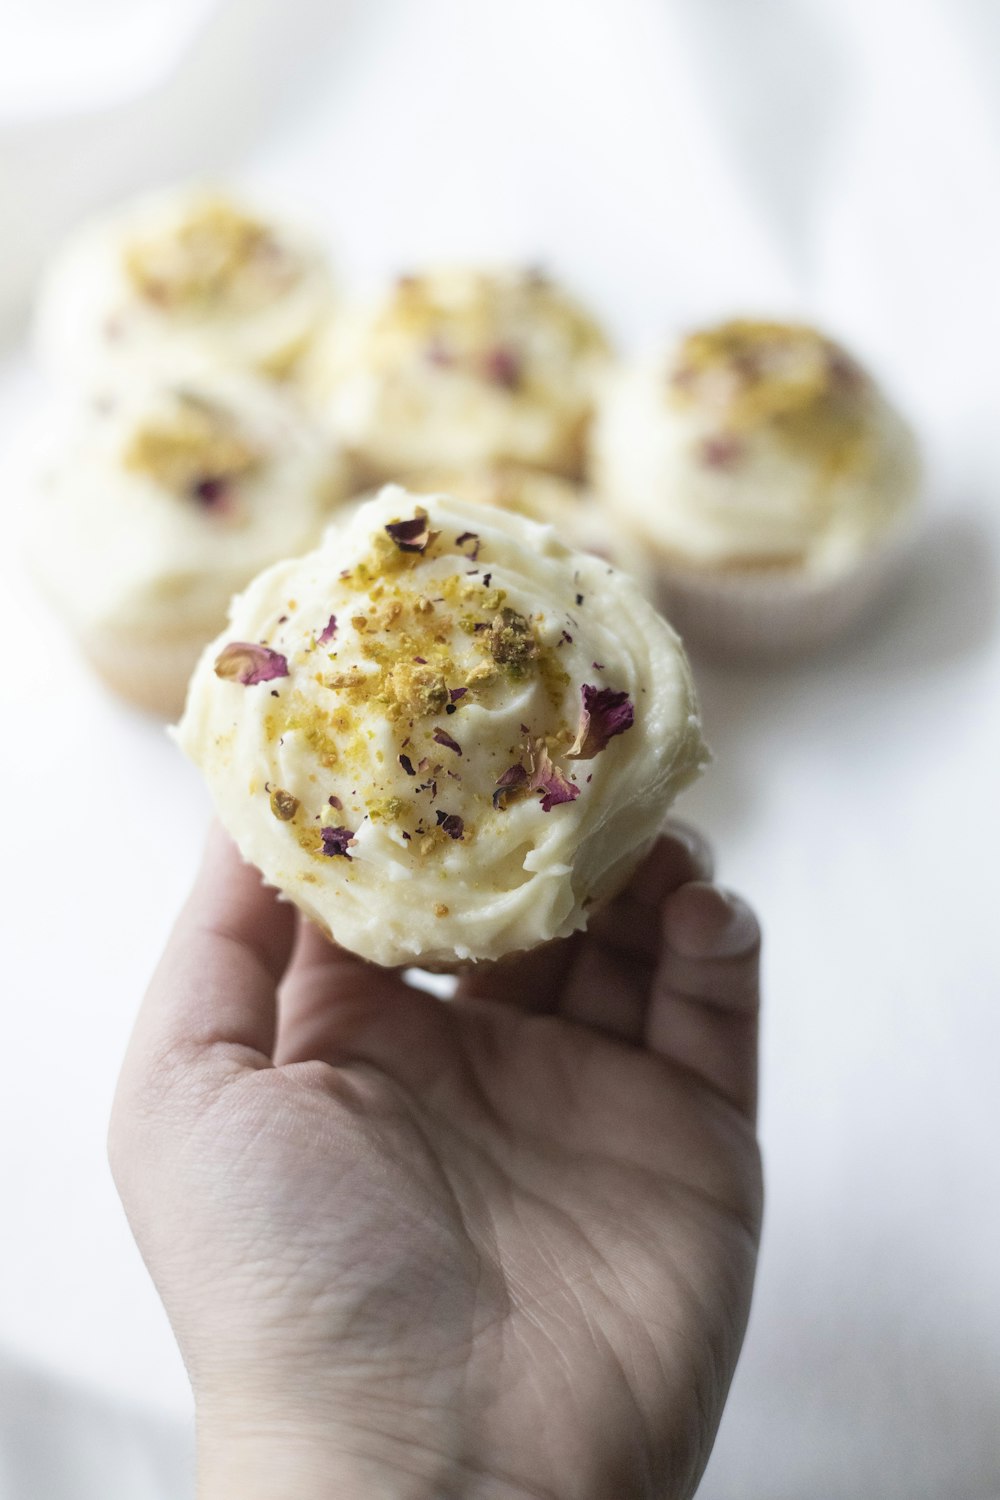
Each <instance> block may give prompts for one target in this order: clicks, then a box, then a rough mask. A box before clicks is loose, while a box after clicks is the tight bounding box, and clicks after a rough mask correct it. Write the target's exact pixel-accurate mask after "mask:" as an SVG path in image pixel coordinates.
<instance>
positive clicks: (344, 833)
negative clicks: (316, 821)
mask: <svg viewBox="0 0 1000 1500" xmlns="http://www.w3.org/2000/svg"><path fill="white" fill-rule="evenodd" d="M320 837H321V838H322V840H323V853H324V854H329V855H330V856H331V857H332V856H333V855H335V854H342V855H343V856H344V858H345V859H350V857H351V856H350V855H349V854H348V852H347V849H348V845H349V844H353V843H354V834H353V833H352V832H351V830H350V829H349V828H321V829H320Z"/></svg>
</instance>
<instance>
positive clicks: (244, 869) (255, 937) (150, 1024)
mask: <svg viewBox="0 0 1000 1500" xmlns="http://www.w3.org/2000/svg"><path fill="white" fill-rule="evenodd" d="M294 934H295V912H294V908H293V907H292V906H290V905H288V904H285V903H282V902H279V900H278V897H277V893H276V892H275V891H273V890H269V889H268V888H267V887H266V886H265V885H264V884H263V882H262V880H261V877H260V874H259V873H258V871H257V870H255V869H254V868H253V867H252V866H250V865H246V864H244V863H243V861H242V859H241V858H240V855H239V853H238V851H237V849H236V846H235V844H233V842H232V840H231V839H230V838H229V837H228V835H226V834H225V833H223V831H222V829H221V828H219V827H218V826H216V827H213V829H212V830H211V832H210V834H209V837H208V840H207V842H206V845H205V853H204V856H203V859H202V864H201V869H200V871H199V873H198V876H197V879H196V881H195V884H194V889H193V890H192V892H191V895H190V896H189V897H188V900H187V902H186V904H185V906H184V908H183V909H182V911H181V914H180V916H179V917H178V919H177V922H176V924H175V926H174V930H173V932H172V933H171V935H170V938H169V939H168V941H167V946H166V949H165V950H164V953H163V957H162V958H161V960H160V963H159V965H158V966H157V969H156V972H155V974H154V975H153V978H152V981H151V982H150V985H149V989H148V990H147V992H146V997H145V1000H144V1001H143V1004H142V1008H141V1010H140V1012H139V1018H138V1020H137V1022H136V1025H135V1030H134V1032H133V1034H132V1040H131V1042H130V1044H129V1048H128V1053H127V1056H126V1061H125V1073H126V1074H130V1075H132V1076H135V1075H136V1074H138V1075H139V1077H140V1078H142V1077H146V1076H150V1075H151V1074H152V1073H153V1072H154V1070H155V1069H156V1068H158V1067H159V1066H162V1065H163V1064H164V1063H168V1062H171V1061H174V1060H182V1061H187V1062H190V1063H192V1064H197V1063H201V1062H204V1061H205V1060H206V1059H207V1058H208V1057H210V1056H211V1055H213V1054H215V1055H218V1052H219V1049H220V1048H225V1049H226V1051H227V1053H228V1054H229V1056H232V1053H233V1049H237V1054H238V1057H239V1060H240V1061H241V1062H242V1063H243V1064H244V1065H246V1066H249V1067H266V1066H268V1065H269V1064H270V1060H271V1054H272V1051H273V1049H274V1039H275V1029H276V1025H277V985H278V982H279V980H280V979H281V976H282V974H283V973H284V971H285V968H286V966H287V963H288V959H289V955H290V953H291V949H292V942H293V939H294Z"/></svg>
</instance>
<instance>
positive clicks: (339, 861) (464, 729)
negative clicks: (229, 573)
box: [177, 487, 704, 965]
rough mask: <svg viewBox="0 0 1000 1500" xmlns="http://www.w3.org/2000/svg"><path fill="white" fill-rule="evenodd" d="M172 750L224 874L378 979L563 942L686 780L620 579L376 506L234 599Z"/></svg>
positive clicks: (684, 678)
mask: <svg viewBox="0 0 1000 1500" xmlns="http://www.w3.org/2000/svg"><path fill="white" fill-rule="evenodd" d="M177 735H178V739H179V742H180V744H181V747H182V748H183V749H184V751H185V752H186V753H187V754H188V755H189V756H190V757H191V759H192V760H194V761H195V762H196V763H197V764H199V765H200V766H201V767H202V769H203V771H204V772H205V775H206V777H207V780H208V783H209V787H210V789H211V791H212V794H213V797H214V799H215V801H216V804H217V807H218V810H219V814H220V816H221V818H222V821H223V823H224V824H225V825H226V827H227V828H228V829H229V831H230V832H231V833H232V834H233V836H234V837H235V838H236V840H237V842H238V843H239V846H240V849H241V850H242V852H243V854H244V856H245V857H246V858H247V859H249V860H251V861H252V862H253V863H254V864H256V865H257V866H259V868H260V869H261V870H262V871H263V873H264V875H265V876H266V878H267V879H268V880H269V881H271V882H272V883H273V884H275V885H277V886H278V887H279V888H280V889H281V890H283V891H284V892H286V894H288V895H289V896H290V897H291V898H292V899H293V900H294V901H295V902H296V903H297V904H298V905H299V906H301V907H302V908H303V910H304V911H306V912H307V913H308V914H309V915H310V916H311V917H312V918H313V919H314V920H316V921H317V922H318V923H319V924H320V925H321V926H323V927H324V928H325V929H327V930H328V931H329V932H330V933H332V935H333V937H334V939H335V940H336V941H337V942H338V943H340V944H342V945H343V946H344V947H346V948H349V949H351V950H352V951H354V952H357V953H360V954H362V955H363V956H365V957H366V958H369V959H372V960H374V961H375V962H377V963H381V964H387V965H397V964H406V963H423V964H430V965H442V964H443V965H449V964H454V963H455V962H456V961H465V960H469V959H495V958H499V957H501V956H503V955H504V954H506V953H509V952H512V951H518V950H521V949H526V948H531V947H533V946H535V945H536V944H538V943H542V942H545V941H547V940H548V939H550V938H554V937H562V936H565V935H567V934H568V933H570V932H572V931H574V930H575V929H577V928H580V927H582V926H583V925H584V924H585V921H586V912H587V909H588V907H589V906H590V905H591V904H593V903H594V902H597V901H600V900H602V899H604V897H605V896H607V895H609V894H611V893H612V892H613V890H614V889H617V887H618V885H619V883H620V882H621V880H622V879H623V878H624V877H627V874H628V873H629V872H630V871H631V869H632V867H633V866H634V864H635V863H636V862H637V860H638V859H639V858H640V857H641V855H642V853H643V852H644V851H645V849H646V848H647V847H648V845H649V843H650V842H651V840H652V838H653V837H655V833H656V831H657V829H658V827H659V825H660V823H661V822H662V819H663V816H664V814H665V812H666V809H667V807H668V805H669V803H670V802H671V800H672V798H673V797H674V795H675V794H676V793H677V791H678V790H679V789H680V788H681V787H682V786H684V785H685V784H686V783H687V782H689V781H690V780H692V779H693V777H694V776H695V775H696V774H697V772H698V770H699V769H700V767H701V765H702V763H703V759H704V747H703V744H702V739H701V734H700V729H699V723H698V718H697V708H696V703H695V698H694V693H693V688H692V684H691V678H690V673H689V669H688V665H687V662H686V660H685V657H684V654H683V652H682V650H681V647H680V644H679V642H678V640H677V637H676V636H675V635H674V633H673V632H672V630H671V629H670V627H669V626H668V625H667V624H666V623H665V622H664V621H663V620H662V619H661V618H660V617H659V616H658V615H657V614H656V613H655V611H654V610H653V609H652V608H651V607H650V606H649V605H648V604H647V603H646V602H645V601H644V600H643V599H642V598H641V597H640V596H639V595H638V593H637V591H636V589H635V587H634V585H633V584H631V582H630V581H629V580H628V579H627V578H625V577H624V575H622V574H620V573H618V572H616V571H615V570H614V569H613V568H610V567H609V566H608V565H607V564H606V563H604V562H601V561H600V560H598V559H596V558H593V557H588V556H585V555H583V554H582V553H577V552H573V551H571V550H569V549H568V548H567V547H565V546H564V545H563V544H562V543H561V542H560V541H559V540H558V539H557V538H556V537H555V535H554V533H553V532H552V530H551V529H550V528H545V527H541V526H538V525H537V524H535V523H534V522H532V521H529V520H526V519H524V518H522V517H520V516H516V515H513V514H510V513H507V512H503V511H500V510H486V509H484V508H483V507H478V506H474V505H470V504H469V503H467V502H464V501H458V500H454V499H451V498H449V497H446V496H443V495H434V496H424V497H418V496H414V495H411V494H408V493H407V492H406V491H405V490H402V489H400V488H398V487H390V488H388V489H386V490H384V491H383V492H382V493H381V494H380V495H379V496H377V497H376V498H375V499H374V500H371V501H369V502H368V503H367V504H365V505H363V506H361V507H359V508H358V509H357V510H356V511H354V512H353V514H352V515H351V516H350V517H349V518H348V519H347V520H346V521H345V522H343V523H342V524H339V525H334V526H332V527H331V528H330V530H329V532H328V534H327V536H326V538H325V539H324V542H323V544H322V546H321V547H320V548H319V550H318V551H316V552H313V553H310V554H309V555H308V556H307V557H303V558H300V559H298V560H297V561H293V562H287V563H281V564H278V565H277V566H275V567H273V568H271V569H269V570H268V571H267V572H266V573H264V574H262V575H261V577H259V578H258V579H256V580H255V582H254V583H253V584H252V585H251V586H250V588H249V589H247V591H246V592H245V593H244V594H243V595H241V596H240V597H239V598H238V599H237V600H235V601H234V603H233V607H232V611H231V615H230V621H229V625H228V627H227V629H226V630H225V631H224V632H223V634H222V635H221V636H220V637H219V638H218V640H216V641H215V642H214V643H213V644H212V645H211V646H210V647H209V648H208V649H207V650H206V652H205V654H204V656H203V657H202V660H201V662H200V663H199V666H198V668H197V670H196V672H195V674H194V677H193V678H192V682H191V687H190V691H189V695H188V703H187V707H186V709H185V713H184V717H183V719H182V721H181V724H180V726H179V729H178V731H177Z"/></svg>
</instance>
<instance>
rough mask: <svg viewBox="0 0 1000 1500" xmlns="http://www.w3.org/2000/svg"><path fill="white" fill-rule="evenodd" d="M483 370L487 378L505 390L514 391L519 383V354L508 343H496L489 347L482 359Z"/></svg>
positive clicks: (520, 372) (520, 371) (520, 370)
mask: <svg viewBox="0 0 1000 1500" xmlns="http://www.w3.org/2000/svg"><path fill="white" fill-rule="evenodd" d="M483 370H484V373H485V375H486V378H487V380H489V381H491V382H492V383H493V384H494V385H502V386H503V387H504V389H505V390H508V391H515V390H517V387H518V386H519V385H520V384H521V375H522V373H523V372H522V366H521V356H520V355H519V354H518V353H517V351H516V350H515V349H511V347H510V346H509V344H497V345H496V346H495V347H494V348H493V349H490V350H489V351H488V352H487V354H486V356H485V358H484V360H483Z"/></svg>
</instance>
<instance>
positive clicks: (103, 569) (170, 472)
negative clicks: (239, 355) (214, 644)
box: [32, 367, 349, 666]
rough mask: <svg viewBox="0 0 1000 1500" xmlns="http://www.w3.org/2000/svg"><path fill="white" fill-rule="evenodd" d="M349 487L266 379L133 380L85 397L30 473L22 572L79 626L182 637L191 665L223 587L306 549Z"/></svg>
mask: <svg viewBox="0 0 1000 1500" xmlns="http://www.w3.org/2000/svg"><path fill="white" fill-rule="evenodd" d="M227 470H228V472H227ZM199 483H200V484H201V489H200V491H199ZM348 487H349V484H348V475H347V472H346V469H345V466H344V463H343V460H342V459H341V458H340V456H339V454H338V453H337V451H336V450H335V448H334V447H333V445H332V443H331V442H330V440H329V438H328V437H327V436H326V435H325V434H324V433H322V432H321V431H320V430H319V429H318V428H317V427H316V426H315V425H314V423H313V422H312V421H311V420H310V419H309V418H308V417H307V416H306V415H305V414H304V413H303V412H302V411H301V410H300V409H299V407H298V406H297V405H296V404H295V403H294V402H293V401H292V399H291V398H290V397H289V396H287V395H285V394H284V393H283V392H281V391H280V390H279V389H278V388H276V387H274V386H272V385H271V384H269V383H267V382H264V381H260V380H256V379H254V378H252V377H250V376H246V375H237V374H234V373H226V374H223V373H221V372H219V371H217V370H215V371H210V370H205V369H201V368H198V369H194V368H192V367H184V368H183V369H178V370H176V371H175V372H174V374H173V375H172V376H171V377H168V376H166V374H162V375H161V376H159V377H158V378H156V379H152V378H144V379H138V378H135V377H134V376H133V379H132V380H130V381H129V382H127V383H125V382H124V381H122V382H112V383H110V384H106V385H103V386H101V387H100V388H95V390H93V391H92V392H91V393H90V395H89V396H88V397H87V398H86V399H85V401H84V404H83V406H82V407H81V408H80V409H79V410H78V411H77V412H76V414H75V420H74V422H73V423H72V427H71V431H70V435H69V436H68V438H67V440H66V441H65V443H64V446H63V449H62V451H61V452H60V454H59V455H58V457H57V458H56V460H55V462H54V463H53V465H52V467H51V469H50V470H49V472H47V473H46V474H45V475H43V476H42V480H41V484H40V487H39V494H38V496H37V499H36V506H35V515H34V520H33V525H32V533H33V544H32V551H33V555H34V564H35V568H36V571H37V572H38V574H39V575H40V579H41V581H42V583H43V585H44V586H45V587H46V589H47V592H48V593H49V594H50V595H51V598H52V601H53V603H54V604H55V606H56V607H57V608H58V609H59V610H60V611H61V612H62V613H64V614H65V615H66V616H67V617H68V618H69V620H70V622H71V623H72V624H73V625H75V626H76V627H78V628H79V629H80V630H81V631H84V632H87V633H94V632H96V633H97V634H99V635H101V636H103V637H105V638H108V639H109V640H113V639H115V638H117V639H120V640H121V641H122V642H123V643H125V644H127V645H129V646H136V645H138V644H139V643H141V642H142V641H149V642H151V643H157V644H162V643H165V642H167V641H180V640H190V641H191V642H192V643H193V644H192V656H191V665H192V666H193V664H194V659H195V657H196V655H197V652H198V651H199V650H200V649H201V647H202V646H203V645H204V643H205V641H207V640H208V639H209V638H210V637H211V636H212V635H214V634H215V633H216V631H218V630H219V628H220V627H221V625H222V623H223V621H224V619H225V615H226V608H227V606H228V604H229V600H230V598H231V596H232V595H233V593H234V592H235V591H236V590H237V589H240V588H243V587H244V586H245V584H246V583H247V582H248V581H249V579H251V578H253V577H254V575H255V574H256V573H259V572H260V570H261V568H264V567H266V566H268V564H270V563H272V562H274V560H275V559H276V558H279V557H287V556H288V555H289V554H293V553H295V552H301V551H304V550H305V549H306V548H308V547H311V546H313V545H315V543H316V541H317V540H318V538H319V537H320V535H321V533H322V530H323V527H324V525H325V522H326V520H327V518H328V516H329V513H330V510H331V508H332V507H333V505H335V504H336V503H337V502H338V501H340V500H341V499H343V497H344V496H345V494H346V493H347V491H348Z"/></svg>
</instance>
